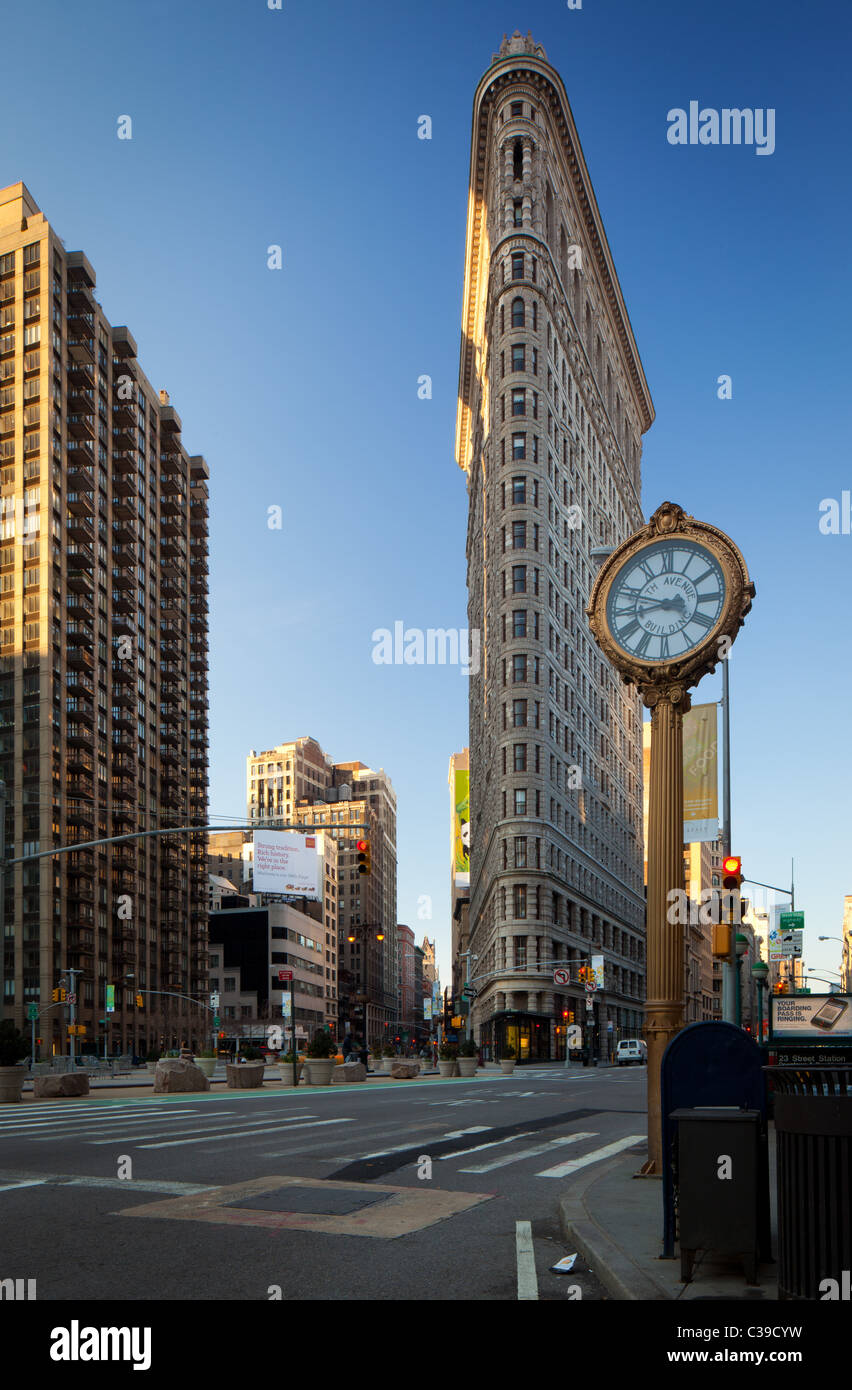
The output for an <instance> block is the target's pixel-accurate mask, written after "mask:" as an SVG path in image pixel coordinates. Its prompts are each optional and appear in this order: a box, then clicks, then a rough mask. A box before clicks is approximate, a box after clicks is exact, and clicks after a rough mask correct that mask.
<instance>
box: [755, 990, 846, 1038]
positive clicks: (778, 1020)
mask: <svg viewBox="0 0 852 1390" xmlns="http://www.w3.org/2000/svg"><path fill="white" fill-rule="evenodd" d="M770 1007H771V1019H772V1026H771V1029H770V1032H771V1033H772V1036H773V1037H774V1038H776V1039H777V1040H778V1041H782V1040H783V1039H785V1038H790V1039H791V1040H793V1039H796V1040H798V1041H804V1040H805V1039H806V1038H807V1039H809V1040H810V1041H811V1042H817V1041H820V1040H828V1041H834V1040H835V1039H837V1038H852V997H850V995H848V994H773V995H772V996H771V998H770Z"/></svg>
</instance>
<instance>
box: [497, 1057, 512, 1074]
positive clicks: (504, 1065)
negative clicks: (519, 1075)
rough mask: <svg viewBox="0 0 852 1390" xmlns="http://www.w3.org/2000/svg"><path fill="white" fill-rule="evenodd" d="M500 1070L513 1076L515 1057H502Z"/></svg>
mask: <svg viewBox="0 0 852 1390" xmlns="http://www.w3.org/2000/svg"><path fill="white" fill-rule="evenodd" d="M500 1070H501V1072H502V1073H503V1075H504V1076H511V1075H512V1072H513V1071H514V1070H515V1059H514V1057H501V1059H500Z"/></svg>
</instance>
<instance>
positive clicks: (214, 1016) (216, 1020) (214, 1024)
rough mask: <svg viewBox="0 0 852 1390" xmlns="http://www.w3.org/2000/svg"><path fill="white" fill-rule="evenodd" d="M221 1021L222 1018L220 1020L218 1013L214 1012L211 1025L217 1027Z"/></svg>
mask: <svg viewBox="0 0 852 1390" xmlns="http://www.w3.org/2000/svg"><path fill="white" fill-rule="evenodd" d="M221 1022H222V1020H221V1018H220V1017H219V1015H218V1014H214V1015H213V1027H214V1028H218V1027H219V1024H220V1023H221Z"/></svg>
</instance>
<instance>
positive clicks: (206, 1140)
mask: <svg viewBox="0 0 852 1390" xmlns="http://www.w3.org/2000/svg"><path fill="white" fill-rule="evenodd" d="M354 1123H355V1117H354V1116H351V1115H347V1116H345V1117H343V1118H341V1119H339V1120H308V1121H307V1122H306V1123H299V1124H297V1125H288V1126H287V1133H288V1134H289V1132H290V1130H293V1129H318V1128H319V1127H320V1125H353V1124H354ZM280 1132H281V1126H280V1125H270V1126H269V1128H268V1129H242V1130H237V1131H234V1130H228V1131H227V1132H226V1133H225V1134H211V1135H204V1136H203V1137H202V1138H201V1139H168V1140H166V1141H165V1143H160V1144H140V1145H139V1147H140V1149H177V1148H180V1147H182V1146H183V1145H184V1144H215V1143H218V1141H219V1140H220V1139H246V1138H248V1139H253V1138H254V1137H255V1135H257V1134H280ZM119 1142H123V1141H119ZM408 1147H409V1146H408V1145H406V1148H408Z"/></svg>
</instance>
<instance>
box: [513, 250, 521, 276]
mask: <svg viewBox="0 0 852 1390" xmlns="http://www.w3.org/2000/svg"><path fill="white" fill-rule="evenodd" d="M523 278H524V253H523V251H513V253H512V279H513V280H523Z"/></svg>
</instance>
